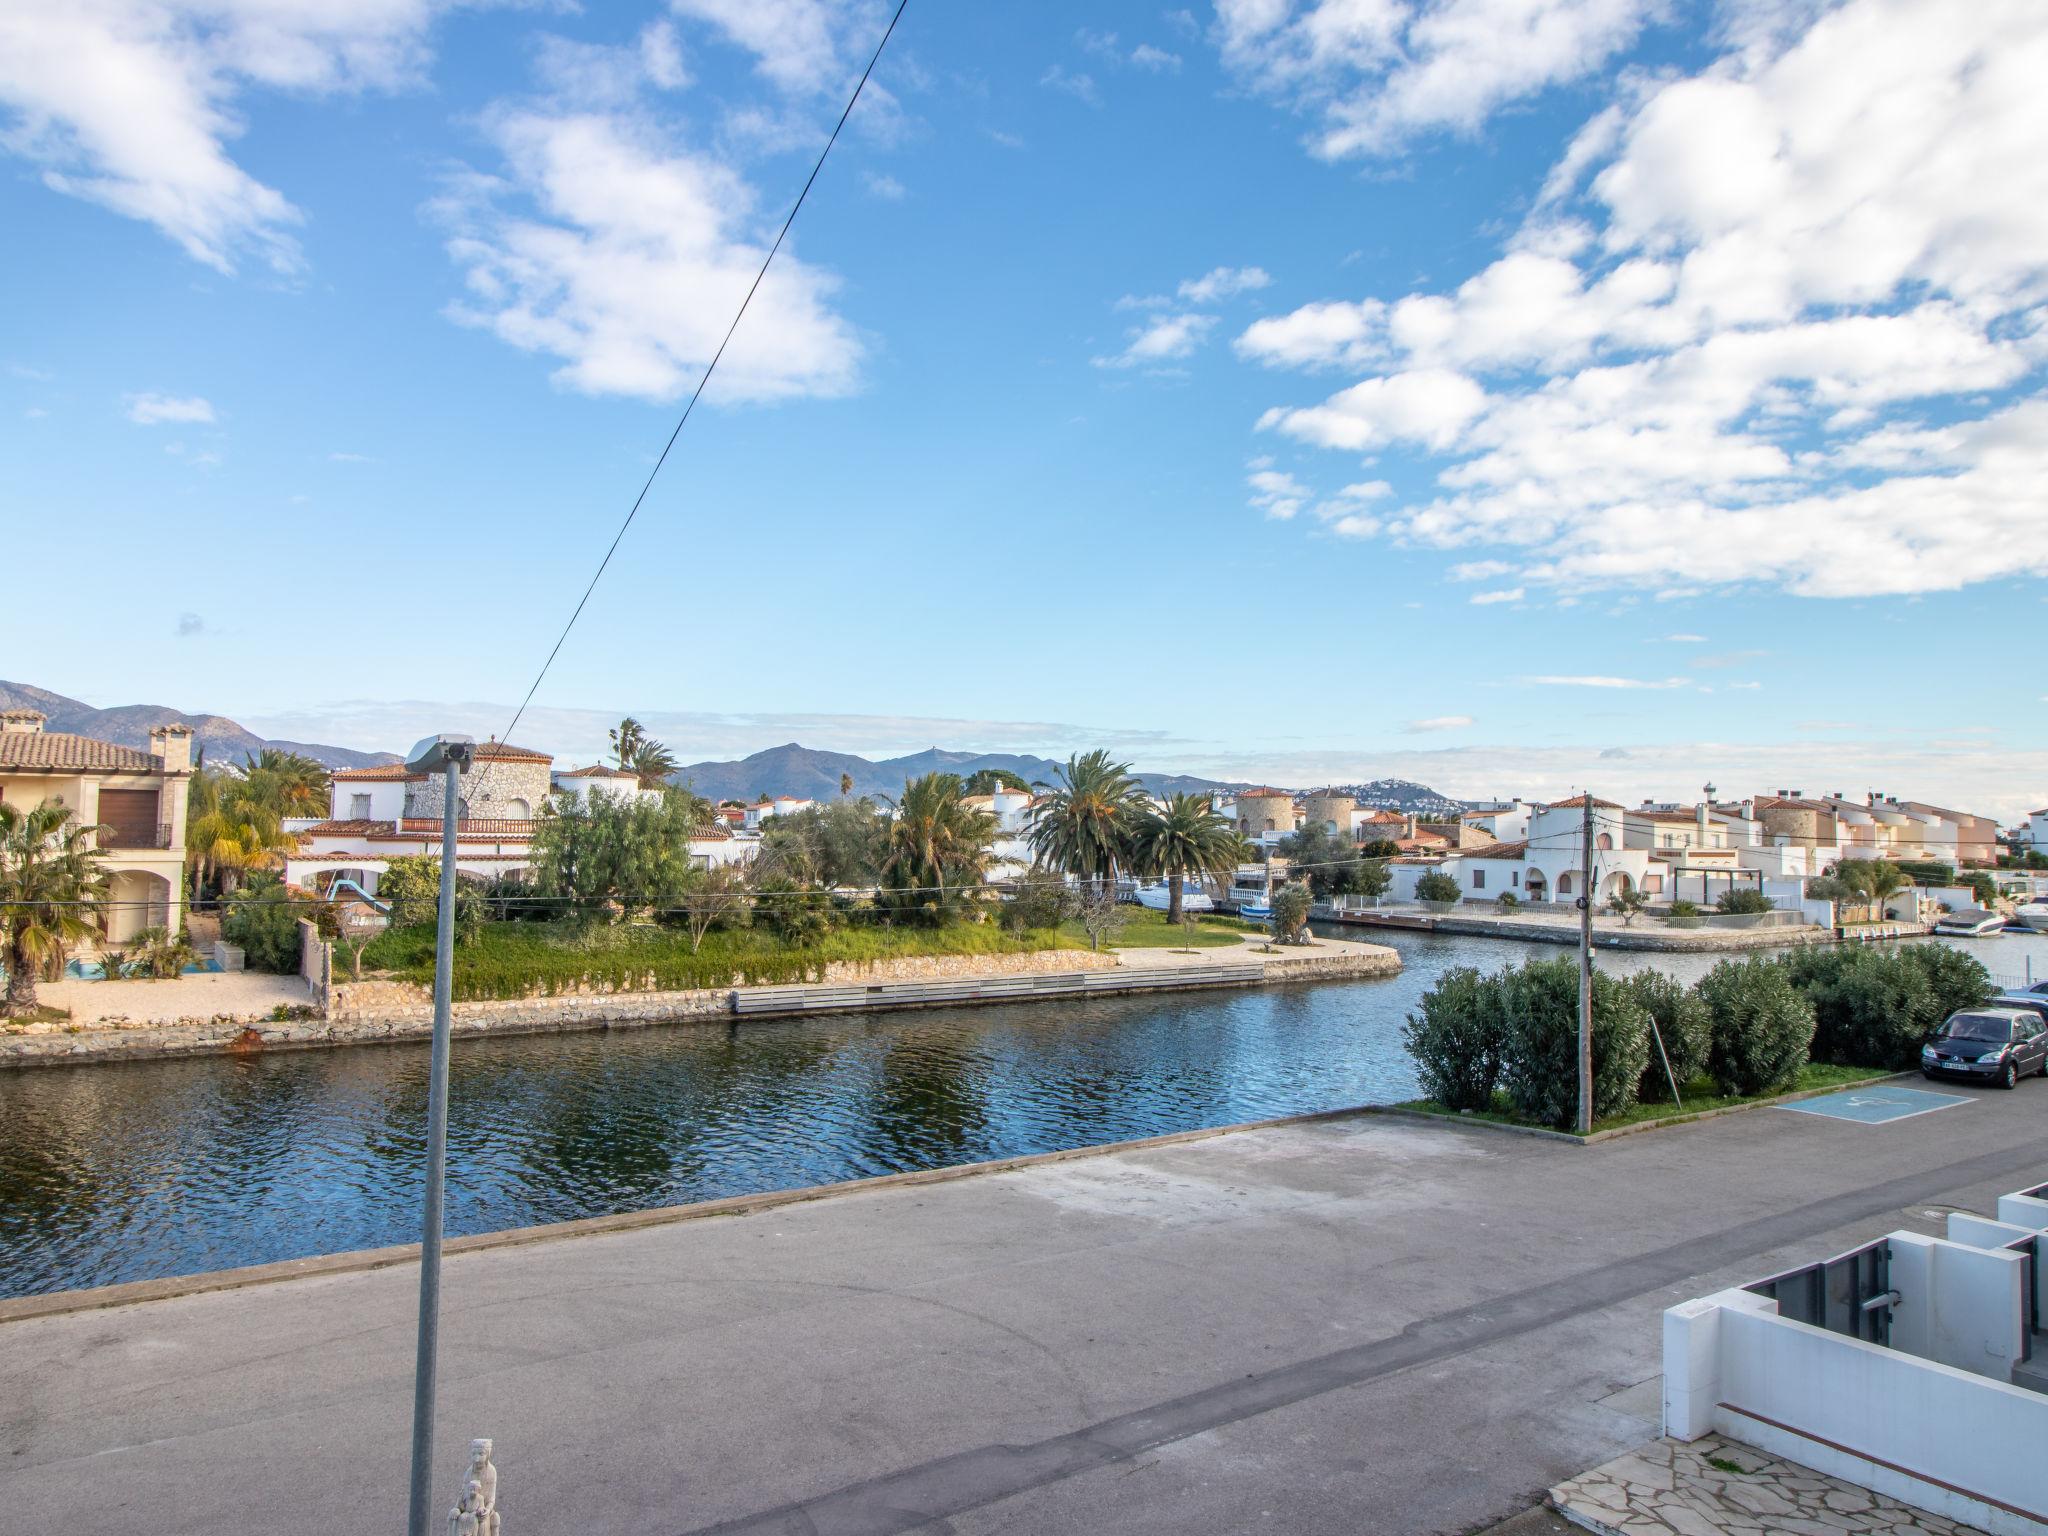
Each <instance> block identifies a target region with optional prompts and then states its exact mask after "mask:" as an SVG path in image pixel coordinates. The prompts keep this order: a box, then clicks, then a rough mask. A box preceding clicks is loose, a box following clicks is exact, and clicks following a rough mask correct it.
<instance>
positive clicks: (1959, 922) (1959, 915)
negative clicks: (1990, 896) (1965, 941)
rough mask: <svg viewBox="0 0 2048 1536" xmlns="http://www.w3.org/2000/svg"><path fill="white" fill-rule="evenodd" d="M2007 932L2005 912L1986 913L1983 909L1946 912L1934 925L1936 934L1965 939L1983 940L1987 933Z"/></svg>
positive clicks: (1973, 908)
mask: <svg viewBox="0 0 2048 1536" xmlns="http://www.w3.org/2000/svg"><path fill="white" fill-rule="evenodd" d="M2004 930H2005V914H2004V913H2003V912H1986V911H1985V910H1984V909H1983V908H1982V907H1971V908H1970V909H1969V910H1967V911H1964V912H1944V913H1942V915H1941V920H1940V921H1939V922H1937V923H1936V924H1935V925H1934V931H1935V932H1936V933H1946V934H1951V935H1957V936H1960V937H1964V938H1973V939H1974V938H1982V937H1983V936H1984V935H1985V934H1987V933H2002V932H2003V931H2004Z"/></svg>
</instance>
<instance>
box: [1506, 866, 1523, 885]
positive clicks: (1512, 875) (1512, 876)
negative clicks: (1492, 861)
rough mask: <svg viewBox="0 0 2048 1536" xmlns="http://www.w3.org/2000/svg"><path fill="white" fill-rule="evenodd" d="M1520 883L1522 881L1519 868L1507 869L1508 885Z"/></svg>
mask: <svg viewBox="0 0 2048 1536" xmlns="http://www.w3.org/2000/svg"><path fill="white" fill-rule="evenodd" d="M1521 883H1522V872H1521V871H1520V870H1519V869H1511V870H1509V871H1508V884H1509V885H1520V884H1521Z"/></svg>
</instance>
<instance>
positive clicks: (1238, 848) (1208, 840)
mask: <svg viewBox="0 0 2048 1536" xmlns="http://www.w3.org/2000/svg"><path fill="white" fill-rule="evenodd" d="M1244 852H1245V846H1244V839H1243V838H1242V837H1239V836H1238V834H1237V829H1236V828H1235V827H1234V826H1232V825H1231V823H1230V818H1229V817H1227V816H1225V815H1223V814H1222V813H1221V812H1219V811H1218V810H1217V809H1216V802H1215V801H1214V800H1212V799H1211V798H1210V797H1209V796H1207V795H1174V796H1173V797H1172V798H1170V799H1169V800H1168V801H1167V802H1166V805H1165V808H1164V809H1158V808H1149V809H1147V810H1146V811H1145V812H1144V813H1143V814H1142V815H1141V816H1140V817H1139V819H1138V826H1137V833H1136V836H1135V837H1134V838H1133V839H1132V853H1133V855H1134V857H1135V861H1136V865H1137V868H1138V869H1139V870H1140V871H1142V872H1143V873H1145V874H1147V875H1164V876H1165V877H1166V891H1167V905H1166V920H1167V921H1168V922H1169V923H1180V922H1182V921H1184V917H1183V914H1182V911H1181V888H1182V883H1183V882H1184V881H1185V880H1186V879H1187V877H1188V876H1190V875H1193V876H1194V877H1196V878H1197V879H1200V878H1201V877H1202V876H1204V875H1225V874H1228V873H1229V872H1230V871H1231V870H1232V869H1233V868H1234V867H1235V866H1236V864H1237V861H1238V860H1239V859H1241V858H1243V857H1244Z"/></svg>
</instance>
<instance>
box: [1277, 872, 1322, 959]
mask: <svg viewBox="0 0 2048 1536" xmlns="http://www.w3.org/2000/svg"><path fill="white" fill-rule="evenodd" d="M1315 900H1316V898H1315V893H1314V892H1312V891H1311V890H1309V888H1308V887H1307V886H1305V885H1295V884H1288V885H1283V886H1281V887H1280V889H1279V890H1277V891H1275V892H1274V893H1273V937H1274V939H1276V940H1277V941H1278V942H1280V943H1282V944H1306V943H1307V942H1308V914H1309V908H1311V907H1313V906H1314V905H1315Z"/></svg>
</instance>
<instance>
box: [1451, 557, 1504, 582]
mask: <svg viewBox="0 0 2048 1536" xmlns="http://www.w3.org/2000/svg"><path fill="white" fill-rule="evenodd" d="M1513 569H1514V567H1513V566H1511V565H1509V564H1508V563H1507V562H1506V561H1504V560H1467V561H1465V562H1464V563H1463V564H1460V565H1454V566H1452V567H1451V569H1450V571H1449V573H1448V574H1449V575H1450V578H1451V580H1453V581H1491V580H1493V578H1494V577H1496V576H1505V575H1507V573H1508V572H1509V571H1511V570H1513Z"/></svg>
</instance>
